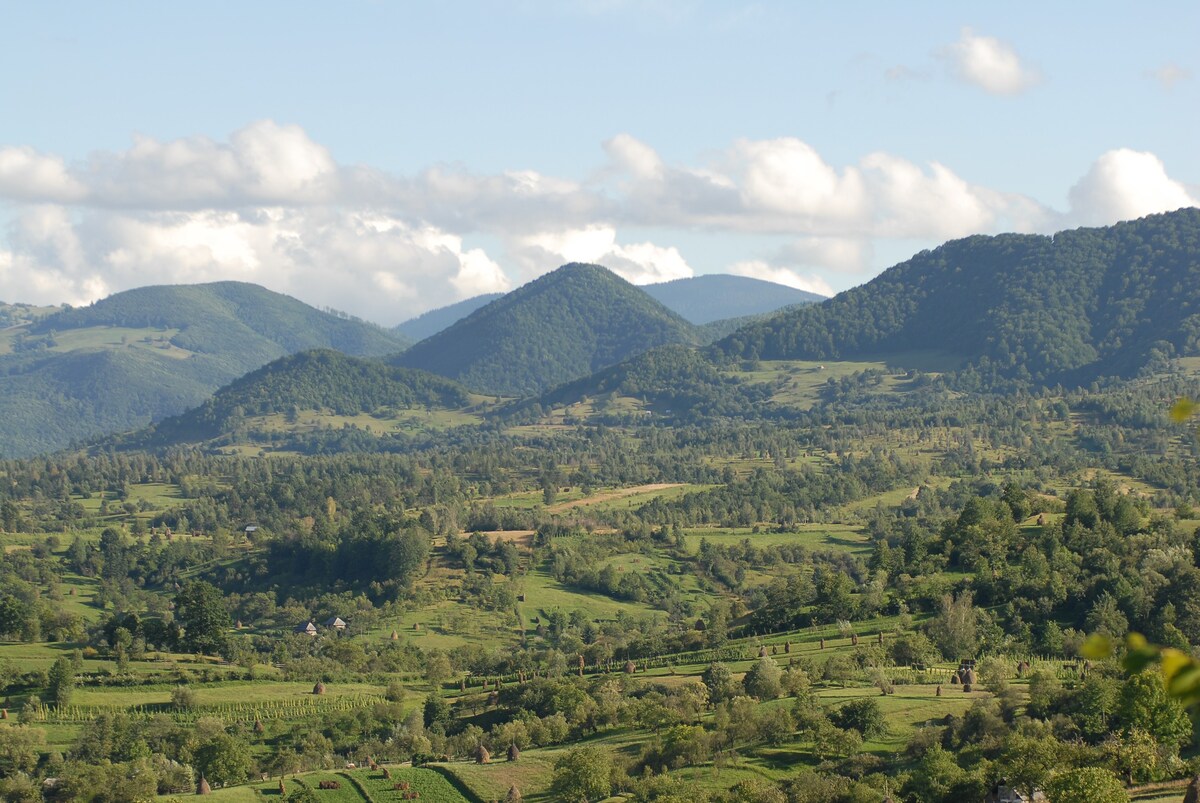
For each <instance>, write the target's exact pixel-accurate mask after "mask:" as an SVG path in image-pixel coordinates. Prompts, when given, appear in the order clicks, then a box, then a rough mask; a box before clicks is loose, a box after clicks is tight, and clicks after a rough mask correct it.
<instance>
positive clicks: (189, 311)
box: [0, 282, 405, 457]
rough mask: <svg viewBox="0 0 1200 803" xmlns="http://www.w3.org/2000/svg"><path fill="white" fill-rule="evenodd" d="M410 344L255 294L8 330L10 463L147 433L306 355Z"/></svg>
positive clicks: (160, 291) (5, 445)
mask: <svg viewBox="0 0 1200 803" xmlns="http://www.w3.org/2000/svg"><path fill="white" fill-rule="evenodd" d="M404 345H405V341H404V340H402V339H401V338H399V337H398V336H395V335H392V334H391V333H389V332H387V331H386V330H383V329H381V328H379V327H377V326H374V325H372V324H367V323H363V322H361V321H355V320H347V319H344V318H341V317H338V316H335V315H331V314H329V313H325V312H321V311H319V310H316V309H314V308H312V307H310V306H308V305H307V304H303V303H301V302H300V301H297V300H296V299H294V298H290V297H288V296H285V295H281V294H279V293H274V292H271V291H270V290H266V289H264V288H262V287H258V286H256V285H252V284H244V283H240V282H218V283H215V284H204V285H177V286H161V287H145V288H141V289H138V290H129V291H127V292H124V293H118V294H116V295H114V296H111V297H109V298H106V299H104V300H102V301H98V302H96V303H95V304H92V305H91V306H88V307H82V308H78V309H67V310H64V311H61V312H58V313H55V314H52V315H50V316H48V317H45V318H41V319H39V320H37V321H35V322H34V323H32V324H29V325H27V326H21V327H16V328H11V329H6V330H4V331H0V455H3V456H6V457H11V456H19V455H26V454H32V453H36V452H43V451H51V450H54V449H59V448H63V447H65V446H67V445H69V444H70V443H71V442H72V441H75V440H79V439H84V438H91V437H95V436H97V435H101V434H105V433H109V432H118V431H124V430H128V429H132V428H134V427H138V426H143V425H145V424H147V423H149V422H150V421H152V420H155V419H158V418H162V417H164V416H167V415H171V414H174V413H179V412H182V411H184V410H186V409H187V408H189V407H192V406H195V405H197V404H200V403H201V402H202V401H204V400H205V399H206V398H208V396H209V395H210V394H211V393H212V392H213V391H215V390H216V389H217V388H219V387H220V386H221V385H223V384H225V383H227V382H229V381H230V380H232V379H235V378H237V377H239V376H241V375H243V374H245V373H246V372H247V371H251V370H253V369H255V368H257V367H259V366H261V365H263V364H265V363H267V362H269V361H271V360H273V359H276V358H278V357H282V356H284V355H286V354H290V353H294V352H297V351H301V350H305V349H312V348H319V347H324V348H334V349H338V350H340V351H345V352H347V353H350V354H357V355H364V356H367V355H375V356H381V355H384V354H388V353H393V352H395V351H398V350H399V349H401V348H402V347H403V346H404Z"/></svg>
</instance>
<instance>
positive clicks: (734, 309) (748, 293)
mask: <svg viewBox="0 0 1200 803" xmlns="http://www.w3.org/2000/svg"><path fill="white" fill-rule="evenodd" d="M642 289H643V290H645V291H646V292H647V293H648V294H649V295H650V297H651V298H653V299H655V300H656V301H658V302H659V303H660V304H662V305H663V306H665V307H666V308H667V309H670V310H673V311H675V312H676V313H678V314H679V316H680V317H682V318H685V319H687V320H689V321H691V322H692V323H694V324H706V323H712V322H713V321H722V320H726V319H728V318H745V317H747V316H750V315H762V314H764V313H768V312H775V311H776V310H779V309H782V308H784V307H787V306H791V305H792V304H814V303H818V302H821V301H824V300H825V297H824V296H819V295H817V294H816V293H807V292H805V291H804V290H797V289H795V288H794V287H787V286H786V285H782V284H776V283H775V282H767V281H763V280H762V279H752V278H750V277H749V276H728V275H724V274H709V275H706V276H693V277H691V278H689V279H676V280H674V281H671V282H663V283H661V284H647V285H643V286H642Z"/></svg>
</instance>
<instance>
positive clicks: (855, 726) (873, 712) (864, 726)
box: [830, 697, 888, 739]
mask: <svg viewBox="0 0 1200 803" xmlns="http://www.w3.org/2000/svg"><path fill="white" fill-rule="evenodd" d="M830 720H832V722H833V724H834V725H837V726H838V727H839V728H845V729H852V730H856V731H858V732H859V733H860V734H862V737H863V738H864V739H877V738H879V737H881V736H886V735H887V732H888V724H887V718H886V717H885V716H884V715H883V709H881V708H880V707H879V703H877V702H876V701H875V698H873V697H860V698H858V699H857V700H851V701H850V702H848V703H846V704H845V705H843V706H842V707H841V708H839V709H838V710H836V711H834V712H833V714H832V715H831V716H830Z"/></svg>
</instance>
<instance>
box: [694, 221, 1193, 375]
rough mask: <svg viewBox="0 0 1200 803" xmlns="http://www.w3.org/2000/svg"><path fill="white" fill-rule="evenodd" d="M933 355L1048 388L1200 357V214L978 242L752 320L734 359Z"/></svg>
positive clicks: (730, 343)
mask: <svg viewBox="0 0 1200 803" xmlns="http://www.w3.org/2000/svg"><path fill="white" fill-rule="evenodd" d="M918 350H925V351H937V352H942V353H944V354H948V356H949V357H950V358H951V359H952V360H957V361H958V363H959V365H960V366H971V367H973V368H975V369H978V370H979V371H980V373H981V374H985V375H991V376H994V377H998V378H1004V379H1015V380H1019V381H1030V382H1034V383H1042V384H1052V383H1054V382H1058V381H1063V382H1072V383H1079V382H1087V381H1090V379H1091V378H1093V377H1095V376H1099V375H1113V374H1130V373H1133V372H1135V371H1136V370H1138V369H1139V368H1140V367H1141V366H1143V365H1145V364H1146V363H1147V362H1148V361H1151V360H1153V359H1154V358H1155V357H1158V356H1164V355H1167V354H1170V353H1174V354H1177V355H1190V354H1196V353H1197V352H1198V351H1200V210H1197V209H1183V210H1180V211H1177V212H1172V213H1168V214H1163V215H1154V216H1151V217H1146V218H1142V219H1140V220H1136V221H1132V222H1128V223H1120V224H1117V225H1115V226H1110V227H1106V228H1093V229H1076V230H1073V231H1063V232H1059V233H1058V234H1055V235H1054V236H1052V237H1046V236H1040V235H1026V234H1003V235H999V236H995V237H984V236H976V237H968V238H966V239H962V240H955V241H952V242H949V243H946V244H945V245H943V246H941V247H939V248H936V249H934V250H932V251H922V252H921V253H919V254H917V255H916V256H914V257H913V258H912V259H910V260H908V261H907V262H903V263H901V264H899V265H896V266H895V267H893V268H891V269H889V270H887V271H885V272H884V273H883V274H881V275H880V276H878V277H877V278H875V279H873V280H872V281H870V282H868V283H866V284H864V285H862V286H860V287H856V288H854V289H852V290H848V291H846V292H844V293H841V294H839V295H838V296H836V297H835V298H833V299H831V300H829V301H827V302H825V303H823V304H819V305H813V306H808V307H803V308H799V309H796V310H793V311H788V312H787V313H785V314H782V315H779V316H776V317H774V318H772V319H770V320H769V321H766V322H763V323H760V324H756V325H752V326H749V327H746V328H744V329H742V330H740V331H738V332H735V333H734V334H732V335H730V336H729V337H728V338H726V339H725V340H723V341H721V342H720V343H719V344H718V345H717V352H718V353H719V354H722V355H725V356H727V357H739V358H751V359H791V358H795V359H816V360H836V359H855V358H862V357H878V356H882V355H887V354H896V353H902V352H908V351H918Z"/></svg>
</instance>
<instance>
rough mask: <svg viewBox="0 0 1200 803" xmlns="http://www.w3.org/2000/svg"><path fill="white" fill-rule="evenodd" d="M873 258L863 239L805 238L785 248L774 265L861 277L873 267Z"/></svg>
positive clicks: (775, 258) (869, 244) (868, 246)
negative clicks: (800, 266)
mask: <svg viewBox="0 0 1200 803" xmlns="http://www.w3.org/2000/svg"><path fill="white" fill-rule="evenodd" d="M871 255H872V248H871V243H870V241H869V240H866V239H864V238H852V237H805V238H802V239H799V240H793V241H791V242H789V243H788V244H786V245H785V246H784V247H783V248H781V249H780V250H779V253H778V254H777V255H776V256H775V257H774V258H773V259H772V260H771V263H772V264H775V265H781V264H783V265H797V264H799V265H804V266H807V267H809V268H819V269H821V270H823V271H827V272H828V271H833V272H836V273H860V272H862V271H864V270H866V269H867V268H868V267H870V264H871ZM814 292H815V291H814Z"/></svg>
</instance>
